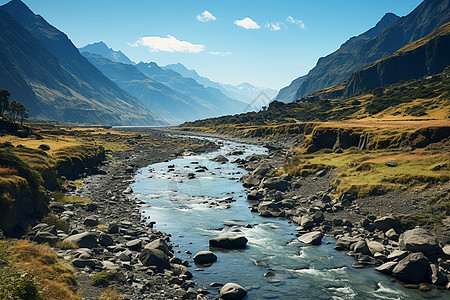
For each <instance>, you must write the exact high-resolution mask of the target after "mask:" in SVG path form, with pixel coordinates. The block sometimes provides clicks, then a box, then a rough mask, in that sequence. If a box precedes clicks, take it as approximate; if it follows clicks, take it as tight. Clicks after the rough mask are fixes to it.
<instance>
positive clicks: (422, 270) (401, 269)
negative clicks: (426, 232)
mask: <svg viewBox="0 0 450 300" xmlns="http://www.w3.org/2000/svg"><path fill="white" fill-rule="evenodd" d="M392 273H393V274H394V276H395V277H396V278H398V279H399V280H401V281H403V282H408V283H421V282H429V281H430V279H431V267H430V261H429V260H428V258H426V257H425V255H423V253H411V254H410V255H408V256H407V257H405V258H404V259H402V260H401V261H400V262H399V263H398V264H397V265H396V266H395V268H394V269H393V270H392Z"/></svg>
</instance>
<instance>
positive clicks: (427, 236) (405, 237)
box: [399, 228, 440, 254]
mask: <svg viewBox="0 0 450 300" xmlns="http://www.w3.org/2000/svg"><path fill="white" fill-rule="evenodd" d="M399 246H400V249H402V250H408V251H411V252H423V253H425V254H433V253H436V252H438V251H439V250H440V247H439V245H438V243H437V240H436V238H435V237H434V236H433V235H432V234H431V233H429V232H428V231H426V230H425V229H423V228H415V229H412V230H408V231H406V232H404V233H403V234H402V235H401V236H400V239H399Z"/></svg>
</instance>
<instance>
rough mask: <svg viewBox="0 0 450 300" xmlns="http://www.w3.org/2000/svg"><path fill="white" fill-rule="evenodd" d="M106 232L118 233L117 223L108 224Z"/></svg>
mask: <svg viewBox="0 0 450 300" xmlns="http://www.w3.org/2000/svg"><path fill="white" fill-rule="evenodd" d="M108 232H109V233H112V234H115V233H119V225H117V224H116V223H111V224H109V226H108Z"/></svg>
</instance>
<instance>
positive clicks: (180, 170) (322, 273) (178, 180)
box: [132, 141, 448, 300]
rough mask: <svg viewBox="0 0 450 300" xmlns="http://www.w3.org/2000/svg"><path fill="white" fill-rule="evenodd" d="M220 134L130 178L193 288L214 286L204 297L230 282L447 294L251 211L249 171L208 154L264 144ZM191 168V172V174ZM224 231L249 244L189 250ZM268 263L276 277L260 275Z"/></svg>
mask: <svg viewBox="0 0 450 300" xmlns="http://www.w3.org/2000/svg"><path fill="white" fill-rule="evenodd" d="M221 142H222V143H223V146H222V147H221V149H220V150H219V151H217V152H214V153H208V154H202V155H192V156H185V157H184V158H179V159H174V160H172V161H169V162H163V163H157V164H153V165H150V166H148V167H146V168H143V169H141V170H140V171H139V172H138V174H137V175H136V178H135V179H136V180H135V183H134V184H133V185H132V188H133V190H134V192H135V195H136V197H138V198H139V199H140V200H143V201H145V202H146V203H147V204H148V205H145V206H144V207H142V213H143V215H145V216H147V217H149V218H150V219H149V221H155V222H156V225H155V228H156V229H158V230H160V231H164V232H167V233H169V234H171V235H172V237H171V241H172V243H173V244H174V245H175V247H174V250H175V251H176V252H178V253H176V255H177V257H179V258H181V259H186V260H188V261H189V262H190V264H191V266H190V270H191V272H192V273H193V275H194V278H193V280H195V281H196V282H197V283H198V284H199V286H197V288H202V287H203V288H204V289H206V290H208V291H209V292H211V294H210V295H209V297H211V298H214V297H217V296H218V293H217V288H213V287H210V284H211V283H213V282H219V283H222V284H225V283H227V282H235V283H238V284H240V285H241V286H243V287H244V288H246V289H247V291H248V296H247V297H248V299H405V300H406V299H408V300H410V299H444V297H443V296H442V294H441V293H440V292H437V291H435V292H428V293H421V292H419V291H417V290H410V289H406V288H404V287H403V286H402V285H401V284H399V283H398V282H396V281H395V280H393V279H392V278H389V277H387V276H384V275H382V274H379V273H377V272H376V271H375V270H374V269H373V268H371V267H367V268H363V269H355V268H353V267H352V264H353V263H354V262H355V260H354V259H353V258H352V257H350V256H348V255H347V254H345V253H343V252H338V251H336V250H334V248H333V247H334V243H335V240H334V239H333V238H330V237H325V238H324V239H323V241H322V245H321V246H306V245H303V244H302V243H300V242H298V241H297V240H296V237H295V233H296V231H295V228H296V226H295V225H294V224H292V223H289V222H288V221H286V220H278V219H273V218H270V219H269V218H264V217H261V216H259V215H258V214H256V213H252V212H250V210H249V204H248V203H247V202H246V193H245V189H244V188H243V186H242V185H241V183H240V182H239V181H238V178H239V177H240V176H242V174H244V173H245V172H246V171H245V170H243V169H240V168H238V166H237V165H236V164H233V163H231V162H228V163H225V164H220V163H216V162H212V161H210V159H211V158H213V157H215V156H217V155H219V154H222V155H225V156H226V155H227V154H228V153H229V152H232V151H236V150H242V151H244V152H245V153H244V154H243V155H239V156H236V155H235V156H226V157H227V158H228V159H229V160H230V161H233V160H234V159H236V158H244V157H246V156H248V155H250V154H254V153H255V154H264V153H265V149H264V148H262V147H259V146H254V145H246V144H239V143H234V142H229V141H221ZM201 167H206V169H205V168H203V170H204V172H196V171H198V170H199V169H200V168H201ZM196 168H197V169H196ZM189 173H194V174H195V178H194V179H188V174H189ZM223 233H235V234H239V235H245V237H246V238H247V239H248V244H247V248H246V249H243V250H231V251H215V254H216V255H217V257H218V260H217V262H216V263H214V264H213V265H212V266H210V267H199V266H195V265H194V262H193V256H194V255H195V254H196V253H197V252H198V251H202V250H209V239H210V238H213V237H217V236H219V235H220V234H223ZM191 253H192V254H191ZM269 270H270V271H272V272H273V273H275V276H274V277H270V278H266V277H264V274H265V273H266V272H268V271H269ZM446 296H448V294H446Z"/></svg>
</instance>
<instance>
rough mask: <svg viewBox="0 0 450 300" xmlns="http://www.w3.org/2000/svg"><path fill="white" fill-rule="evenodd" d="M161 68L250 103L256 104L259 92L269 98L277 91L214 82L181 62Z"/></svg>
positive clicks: (243, 84)
mask: <svg viewBox="0 0 450 300" xmlns="http://www.w3.org/2000/svg"><path fill="white" fill-rule="evenodd" d="M163 69H166V70H167V69H170V70H172V71H175V72H177V73H179V74H181V75H182V76H184V77H187V78H192V79H194V80H195V81H197V82H198V83H200V84H202V85H204V86H205V87H212V88H216V89H218V90H220V91H222V93H224V94H225V95H227V96H228V97H230V98H233V99H237V100H239V101H242V102H245V103H248V104H252V102H253V104H257V103H255V101H254V100H255V99H256V98H257V97H258V96H259V95H260V94H261V92H264V93H265V94H266V95H267V96H268V98H270V99H272V98H273V97H275V95H276V93H277V91H276V90H274V89H270V88H262V87H257V86H253V85H251V84H249V83H242V84H239V85H237V86H236V85H231V84H223V83H219V82H214V81H211V80H210V79H208V78H207V77H203V76H200V75H199V74H198V73H197V72H196V71H195V70H189V69H188V68H186V67H185V66H184V65H183V64H180V63H178V64H171V65H167V66H164V67H163ZM258 108H259V107H258Z"/></svg>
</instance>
